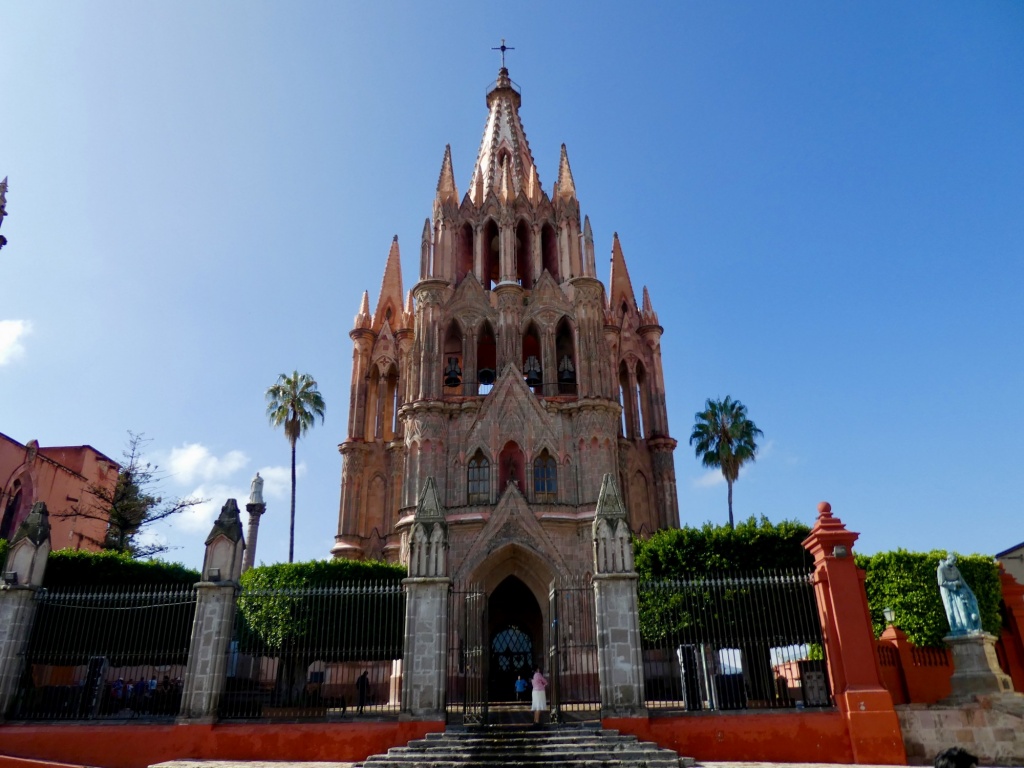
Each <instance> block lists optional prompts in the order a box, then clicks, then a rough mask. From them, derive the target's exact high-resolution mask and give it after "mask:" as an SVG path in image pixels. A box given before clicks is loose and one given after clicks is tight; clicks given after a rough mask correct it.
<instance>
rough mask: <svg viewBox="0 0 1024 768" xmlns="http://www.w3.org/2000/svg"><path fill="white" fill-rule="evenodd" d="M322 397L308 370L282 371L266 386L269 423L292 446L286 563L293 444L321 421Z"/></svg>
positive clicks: (291, 551) (291, 543)
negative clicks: (317, 419)
mask: <svg viewBox="0 0 1024 768" xmlns="http://www.w3.org/2000/svg"><path fill="white" fill-rule="evenodd" d="M326 408H327V406H326V405H324V398H323V395H321V394H320V392H318V391H317V388H316V379H314V378H313V377H312V376H310V375H309V374H308V373H299V372H298V371H295V372H294V373H293V374H292V375H291V376H289V375H288V374H286V373H282V374H281V375H280V376H278V377H277V382H276V383H275V384H273V385H272V386H270V387H267V418H269V419H270V424H271V426H274V427H280V426H284V436H285V437H287V438H288V442H289V443H291V446H292V516H291V528H290V530H289V534H288V562H289V563H291V562H293V561H294V559H295V443H296V442H298V439H299V438H300V437H301V436H302V435H304V434H306V432H307V431H308V430H309V428H310V427H312V426H313V424H314V423H315V422H316V417H317V416H319V417H320V423H321V424H323V421H324V410H325V409H326Z"/></svg>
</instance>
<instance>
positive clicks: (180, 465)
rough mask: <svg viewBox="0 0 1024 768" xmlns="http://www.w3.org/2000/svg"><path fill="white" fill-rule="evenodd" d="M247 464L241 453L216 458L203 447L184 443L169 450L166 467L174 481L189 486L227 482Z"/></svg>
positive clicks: (236, 452)
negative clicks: (198, 482) (200, 482)
mask: <svg viewBox="0 0 1024 768" xmlns="http://www.w3.org/2000/svg"><path fill="white" fill-rule="evenodd" d="M248 463H249V457H248V456H246V455H245V454H244V453H242V452H241V451H228V452H227V453H225V454H224V455H223V456H222V457H217V456H214V455H213V454H212V453H210V449H209V448H207V447H206V446H205V445H202V444H200V443H185V444H184V445H183V446H181V447H180V448H172V449H171V453H170V456H169V457H168V458H167V462H166V466H167V469H168V471H169V472H170V474H171V475H172V476H173V477H174V479H175V480H177V481H178V482H180V483H181V484H182V485H190V484H191V483H194V482H196V481H197V480H199V481H205V482H213V481H218V480H227V479H228V478H229V477H231V476H232V475H233V474H235V472H237V471H238V470H240V469H242V468H243V467H245V465H246V464H248ZM246 498H248V494H246Z"/></svg>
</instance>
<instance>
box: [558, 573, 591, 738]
mask: <svg viewBox="0 0 1024 768" xmlns="http://www.w3.org/2000/svg"><path fill="white" fill-rule="evenodd" d="M549 601H550V602H549V615H550V622H551V626H550V633H549V638H550V643H549V651H548V672H549V675H550V682H551V685H550V690H549V692H548V696H549V699H550V701H549V702H548V703H549V705H550V707H551V718H552V720H553V721H554V722H558V721H560V720H567V719H574V718H580V717H587V716H588V714H589V715H594V714H596V713H597V712H599V711H600V709H601V686H600V681H599V679H598V668H597V620H596V615H595V613H594V586H593V584H592V582H591V581H590V580H589V579H576V580H565V581H558V582H554V583H552V585H551V591H550V593H549Z"/></svg>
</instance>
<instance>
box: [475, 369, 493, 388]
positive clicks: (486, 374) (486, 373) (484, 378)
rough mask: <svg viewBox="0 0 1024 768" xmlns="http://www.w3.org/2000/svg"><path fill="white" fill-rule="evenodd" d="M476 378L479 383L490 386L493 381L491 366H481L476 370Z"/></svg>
mask: <svg viewBox="0 0 1024 768" xmlns="http://www.w3.org/2000/svg"><path fill="white" fill-rule="evenodd" d="M476 380H477V381H479V382H480V383H481V384H484V385H486V386H490V385H491V384H493V383H494V369H493V368H481V369H480V370H479V371H477V374H476Z"/></svg>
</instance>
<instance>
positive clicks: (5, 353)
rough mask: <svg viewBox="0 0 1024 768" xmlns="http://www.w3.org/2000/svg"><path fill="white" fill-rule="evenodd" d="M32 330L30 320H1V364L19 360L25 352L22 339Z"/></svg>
mask: <svg viewBox="0 0 1024 768" xmlns="http://www.w3.org/2000/svg"><path fill="white" fill-rule="evenodd" d="M31 332H32V323H30V322H29V321H28V320H0V365H6V364H7V363H10V362H13V361H15V360H17V359H18V358H19V357H21V356H22V355H24V354H25V347H24V345H23V344H22V339H23V338H24V337H25V336H27V335H28V334H30V333H31Z"/></svg>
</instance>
